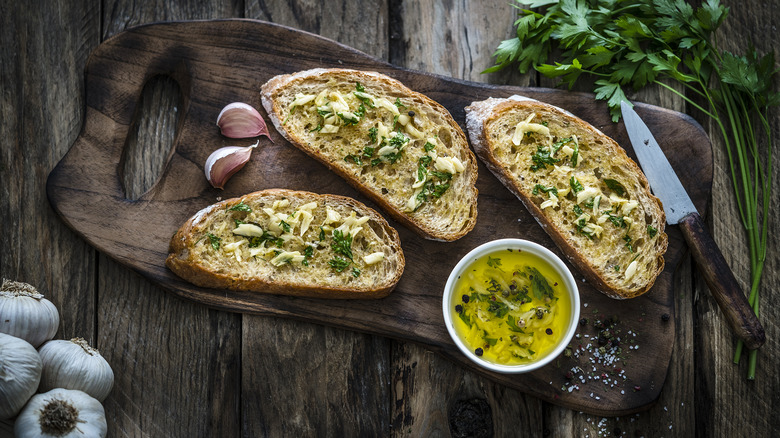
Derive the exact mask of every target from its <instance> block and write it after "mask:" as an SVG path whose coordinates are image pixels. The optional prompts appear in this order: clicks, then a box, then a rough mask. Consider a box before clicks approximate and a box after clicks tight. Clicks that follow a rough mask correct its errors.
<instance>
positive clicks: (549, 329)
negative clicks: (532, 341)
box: [544, 328, 552, 335]
mask: <svg viewBox="0 0 780 438" xmlns="http://www.w3.org/2000/svg"><path fill="white" fill-rule="evenodd" d="M544 332H545V333H547V334H548V335H551V334H552V329H551V328H548V329H547V330H545V331H544Z"/></svg>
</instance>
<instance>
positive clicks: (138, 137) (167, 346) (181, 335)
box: [96, 1, 241, 437]
mask: <svg viewBox="0 0 780 438" xmlns="http://www.w3.org/2000/svg"><path fill="white" fill-rule="evenodd" d="M103 12H104V16H103V31H104V38H106V37H110V36H111V35H113V34H115V33H118V32H120V31H122V30H124V29H125V28H126V27H128V26H133V25H136V24H140V23H145V22H151V21H157V20H175V19H198V18H206V17H220V16H223V17H224V16H235V15H236V14H239V13H240V12H241V9H240V6H239V5H236V4H234V3H232V2H200V1H198V2H186V3H181V4H171V3H168V2H135V1H116V2H108V3H106V5H105V8H104V9H103ZM138 98H139V102H138V106H137V110H136V113H135V114H134V116H133V126H132V127H131V130H130V135H128V141H127V145H126V148H125V151H124V154H123V156H122V158H121V160H120V161H121V166H119V167H117V173H118V174H119V175H121V176H122V178H121V179H120V180H119V181H118V183H119V187H120V188H121V193H122V197H123V198H127V199H129V200H134V199H138V198H140V197H142V195H143V193H145V192H146V191H148V190H149V189H150V188H151V187H153V185H154V183H155V182H156V181H157V179H158V178H159V176H160V175H161V173H162V170H163V168H164V165H165V163H166V162H167V159H168V157H169V155H170V151H171V147H172V144H173V139H174V137H175V135H176V132H177V129H179V128H180V127H181V126H180V125H178V122H179V121H180V118H179V116H178V115H179V114H180V111H181V109H182V104H183V102H182V93H181V90H180V88H179V86H178V84H176V83H175V82H173V81H172V80H170V79H169V78H165V77H157V78H153V79H152V80H150V81H149V82H148V83H147V84H146V86H145V87H144V88H143V90H141V92H140V93H139V96H138ZM97 274H98V279H99V284H98V302H99V306H98V314H97V318H96V321H97V330H98V337H99V339H100V340H101V341H103V342H105V344H107V345H112V346H114V347H113V348H110V349H108V350H104V351H103V354H104V355H105V356H106V357H107V358H108V360H109V362H110V363H112V365H113V366H114V369H115V370H116V371H118V372H115V374H116V375H117V380H116V384H115V387H114V390H113V392H112V395H111V396H110V397H109V398H108V399H107V400H106V402H105V406H106V416H107V419H108V422H109V430H110V431H111V433H112V435H115V436H139V435H157V434H159V435H164V436H170V437H174V436H180V437H190V436H208V435H219V436H238V435H239V434H240V423H241V422H240V415H241V413H240V408H239V407H240V394H241V378H240V376H241V366H240V362H241V316H240V315H236V314H233V313H229V312H224V311H215V310H209V309H207V308H204V307H202V306H197V305H195V304H193V303H191V302H185V301H182V300H180V299H177V298H176V297H174V296H171V295H170V294H166V293H164V292H163V291H162V290H161V289H160V288H159V286H156V285H154V284H152V283H150V282H149V281H147V280H146V279H144V278H142V277H139V276H138V275H137V274H135V273H133V272H131V271H130V270H128V269H127V268H126V267H124V266H122V265H120V264H118V263H116V262H115V261H114V260H111V259H110V258H108V257H106V256H105V255H104V254H100V256H99V258H98V270H97ZM120 370H121V371H120ZM150 407H153V408H152V409H150ZM155 431H156V432H155Z"/></svg>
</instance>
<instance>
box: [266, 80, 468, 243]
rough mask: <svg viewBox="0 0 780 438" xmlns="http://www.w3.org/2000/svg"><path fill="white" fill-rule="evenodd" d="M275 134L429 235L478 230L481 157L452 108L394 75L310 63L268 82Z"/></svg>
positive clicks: (446, 238)
mask: <svg viewBox="0 0 780 438" xmlns="http://www.w3.org/2000/svg"><path fill="white" fill-rule="evenodd" d="M262 103H263V107H264V108H265V109H266V111H267V113H268V116H269V118H270V119H271V121H272V122H273V124H274V126H275V127H276V130H277V131H278V132H279V133H280V134H282V135H283V136H284V137H285V138H286V139H287V140H288V141H289V142H291V143H292V144H293V145H295V146H296V147H298V148H299V149H301V150H302V151H304V152H306V153H307V154H309V155H310V156H312V157H314V158H315V159H317V160H319V161H320V162H322V163H323V164H325V165H326V166H327V167H328V168H330V169H331V170H332V171H334V172H335V173H337V174H338V175H340V176H341V177H343V178H344V179H345V180H346V181H347V182H349V183H350V184H351V185H352V186H354V187H355V188H356V189H358V190H360V191H361V192H362V193H363V194H365V195H366V196H368V197H369V198H371V199H372V200H373V201H374V202H376V203H377V204H378V205H379V206H380V207H381V208H382V209H383V210H384V211H385V212H387V213H388V214H390V215H391V216H392V217H393V218H395V219H396V220H397V221H399V222H401V223H402V224H404V225H406V226H407V227H409V228H410V229H412V230H414V231H415V232H417V233H418V234H419V235H421V236H422V237H425V238H427V239H432V240H441V241H452V240H456V239H459V238H461V237H463V236H464V235H466V233H468V232H469V231H470V230H471V229H473V228H474V225H475V223H476V216H477V206H476V202H477V189H476V186H475V184H476V180H477V161H476V157H475V156H474V154H473V153H472V152H471V150H470V149H469V146H468V142H467V140H466V136H465V134H464V133H463V131H462V130H461V129H460V127H459V126H458V124H457V123H456V122H455V121H454V120H453V119H452V116H451V115H450V114H449V112H448V111H447V110H446V109H445V108H444V107H443V106H441V105H439V104H438V103H436V102H434V101H433V100H431V99H429V98H428V97H426V96H424V95H422V94H420V93H417V92H414V91H412V90H410V89H408V88H407V87H405V86H404V85H403V84H402V83H400V82H399V81H397V80H395V79H393V78H390V77H388V76H385V75H382V74H379V73H375V72H366V71H357V70H347V69H313V70H307V71H302V72H298V73H294V74H290V75H281V76H276V77H274V78H272V79H271V80H269V81H268V82H267V83H266V84H264V85H263V86H262Z"/></svg>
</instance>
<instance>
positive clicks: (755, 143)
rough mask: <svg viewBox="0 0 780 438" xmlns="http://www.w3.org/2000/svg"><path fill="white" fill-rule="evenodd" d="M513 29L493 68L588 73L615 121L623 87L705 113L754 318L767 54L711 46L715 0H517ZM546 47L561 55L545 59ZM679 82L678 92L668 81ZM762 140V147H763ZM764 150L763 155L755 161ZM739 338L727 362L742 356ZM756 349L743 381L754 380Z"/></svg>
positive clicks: (765, 168) (765, 201)
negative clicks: (732, 209)
mask: <svg viewBox="0 0 780 438" xmlns="http://www.w3.org/2000/svg"><path fill="white" fill-rule="evenodd" d="M516 2H517V3H518V4H519V5H523V4H524V5H527V6H528V7H529V8H536V9H538V10H539V11H532V10H530V9H525V8H524V7H522V6H519V5H515V7H516V8H517V9H518V10H519V11H520V12H519V18H518V19H517V21H515V26H516V27H517V35H516V36H515V37H514V38H511V39H508V40H505V41H502V42H501V44H499V46H498V49H497V50H496V52H495V53H494V57H495V60H496V65H494V66H493V67H490V68H488V69H487V70H485V73H490V72H494V71H498V70H501V69H502V68H504V67H506V66H508V65H511V64H516V65H517V68H518V70H519V71H520V72H521V73H526V72H528V71H529V69H530V68H532V67H533V68H534V69H536V70H537V71H539V72H540V73H542V74H544V75H545V76H548V77H554V78H558V79H559V80H560V82H561V83H562V84H568V86H569V88H571V87H572V85H574V83H575V82H576V81H577V80H578V79H579V78H580V76H582V75H583V74H585V75H587V76H590V77H592V78H594V79H595V82H594V84H595V89H594V92H595V94H596V99H599V100H606V101H607V104H608V106H609V109H610V113H611V115H612V120H613V121H618V120H619V118H620V102H621V101H622V100H627V99H626V96H625V93H624V89H626V88H631V89H633V90H639V89H641V88H643V87H644V86H646V85H649V84H655V85H657V86H661V87H664V88H666V89H668V90H669V91H671V92H673V93H675V94H677V95H678V96H680V97H681V98H682V99H684V100H685V101H686V102H687V103H688V104H689V105H691V106H692V107H693V108H696V109H697V110H699V111H701V112H702V113H703V114H705V115H706V116H708V117H710V118H711V119H712V120H713V121H714V122H715V124H716V125H717V127H718V130H719V132H720V133H721V135H722V137H723V140H724V143H725V146H726V153H727V155H728V158H729V165H730V168H731V177H732V183H733V189H734V193H735V195H736V198H737V205H738V208H739V213H740V219H741V221H742V224H743V226H744V228H745V231H746V234H747V239H748V248H749V251H750V262H751V265H750V266H751V289H750V295H749V298H748V301H749V302H750V304H751V306H752V307H753V310H754V311H755V312H756V314H757V315H758V288H759V285H760V282H761V272H762V270H763V267H764V262H765V260H766V252H767V230H768V219H769V214H768V212H769V201H770V188H771V185H772V180H771V178H772V150H771V149H772V133H771V129H770V126H769V122H768V109H769V107H771V106H774V105H777V104H778V103H780V94H778V93H777V92H775V91H773V90H772V79H773V76H774V75H775V73H776V70H774V65H775V61H774V55H773V54H772V53H769V54H767V55H765V56H763V57H760V56H759V55H758V53H757V52H756V50H755V49H754V48H752V47H751V48H750V49H749V50H748V53H747V55H744V56H739V55H735V54H733V53H729V52H727V51H723V50H721V49H720V48H719V47H718V44H717V41H716V39H715V37H714V32H715V31H716V30H717V28H718V27H719V26H720V25H721V24H722V23H723V21H724V20H725V19H726V16H727V15H728V8H726V7H724V6H722V5H721V4H720V1H719V0H705V1H704V2H702V5H701V6H700V7H698V8H694V7H692V6H691V5H690V4H688V3H687V2H685V1H684V0H652V1H647V0H560V1H558V0H516ZM553 49H558V50H559V51H560V52H561V53H562V55H561V59H560V60H559V61H558V62H554V63H552V64H550V63H548V58H549V57H550V54H551V53H553ZM668 82H678V83H680V84H682V85H683V86H684V90H683V91H678V90H676V89H675V88H673V87H671V86H670V85H668ZM760 146H765V147H766V150H765V151H762V149H761V148H760ZM762 154H763V155H764V156H763V157H762ZM741 353H742V343H741V342H739V343H738V344H737V350H736V353H735V355H734V362H735V363H737V362H739V360H740V357H741ZM755 368H756V351H751V352H750V358H749V366H748V378H749V379H753V378H755Z"/></svg>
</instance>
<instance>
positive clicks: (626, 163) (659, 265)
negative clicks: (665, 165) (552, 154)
mask: <svg viewBox="0 0 780 438" xmlns="http://www.w3.org/2000/svg"><path fill="white" fill-rule="evenodd" d="M518 108H524V109H526V110H527V111H533V112H536V113H538V114H544V115H545V117H546V118H560V119H564V120H566V121H568V122H570V123H575V124H577V125H578V126H579V127H580V128H581V129H584V130H586V131H588V132H590V133H591V135H593V137H594V138H598V139H599V142H600V144H601V146H600V147H603V148H604V150H603V151H602V153H605V154H609V155H608V156H610V157H611V158H610V161H611V162H612V163H614V164H615V165H616V166H619V167H620V168H621V169H623V170H624V171H625V172H628V173H630V174H631V175H633V178H636V180H637V181H638V182H639V184H638V185H639V187H640V192H642V193H638V194H635V196H637V197H639V198H641V199H642V200H644V201H645V202H644V203H643V205H642V207H643V208H644V210H645V212H646V213H647V214H649V215H650V216H651V217H652V224H655V225H656V226H657V229H658V234H657V235H656V236H655V239H656V240H655V241H654V245H653V248H654V252H655V254H654V255H653V258H654V262H651V263H649V265H651V266H652V270H651V271H650V272H648V273H647V275H646V277H647V281H645V282H644V283H643V284H641V285H637V286H636V287H633V288H626V287H620V286H617V285H616V284H615V282H614V281H610V280H609V279H608V278H606V276H605V275H604V274H605V270H604V266H596V265H595V264H594V262H593V260H591V259H589V258H588V257H587V255H586V254H585V253H584V252H583V251H582V250H581V247H580V245H579V244H578V242H577V240H576V239H574V238H573V237H572V233H571V232H568V230H566V229H564V228H563V226H562V225H563V224H561V223H558V222H556V221H554V220H553V219H552V218H551V217H550V215H548V214H546V213H545V211H544V210H543V209H542V208H540V205H539V204H538V203H537V202H534V196H533V195H532V193H530V190H529V188H528V187H524V186H523V184H522V182H521V181H523V180H524V177H523V176H522V175H520V176H519V175H518V173H519V172H520V170H518V171H517V172H514V173H513V172H512V171H510V169H509V168H508V167H507V166H506V163H502V162H501V161H500V160H499V159H498V157H497V153H496V148H497V147H498V145H497V144H496V142H494V141H492V139H491V137H490V133H489V132H488V130H489V127H490V126H491V124H492V123H494V122H496V121H498V120H499V119H500V118H501V117H505V116H506V114H507V113H508V111H512V110H516V109H518ZM466 124H467V130H468V132H469V137H470V140H471V143H472V146H473V147H474V150H475V151H476V153H477V156H478V157H479V158H480V159H481V160H482V161H483V163H484V164H485V165H486V167H487V168H488V169H489V170H490V171H491V172H492V173H493V175H495V177H496V178H497V179H498V180H499V181H500V182H501V183H502V184H504V186H506V187H507V188H508V189H509V190H510V191H511V192H512V193H513V194H514V195H515V196H517V198H518V199H520V201H522V203H523V205H524V206H525V207H526V209H528V211H529V212H530V213H531V215H532V216H533V217H534V218H535V219H536V221H537V222H538V223H539V225H540V226H541V227H542V229H544V231H545V232H546V233H547V234H548V235H549V236H550V238H552V240H553V242H555V244H556V245H557V246H558V247H559V248H560V249H561V250H562V251H563V253H564V255H565V256H566V258H567V259H568V260H569V261H570V262H572V264H574V265H575V266H576V267H577V269H578V270H579V271H580V273H581V274H582V275H583V276H584V277H585V278H586V279H587V281H588V282H589V283H590V284H591V285H593V286H594V287H595V288H596V289H597V290H599V291H601V292H602V293H604V294H605V295H607V296H609V297H611V298H615V299H627V298H634V297H637V296H640V295H642V294H644V293H646V292H647V291H648V290H650V288H651V287H652V285H653V283H654V282H655V279H656V278H657V277H658V275H659V274H660V273H661V272H662V271H663V268H664V258H663V255H664V253H665V252H666V248H667V245H668V237H667V235H666V233H664V226H665V223H666V219H665V214H664V212H663V208H662V204H661V201H660V200H659V199H658V198H656V197H655V196H653V195H652V194H651V193H650V187H649V184H648V182H647V179H646V177H645V176H644V174H643V173H642V171H641V169H640V168H639V166H638V165H637V164H636V163H635V162H634V161H633V160H631V158H630V157H628V155H627V154H626V153H625V150H623V148H621V147H620V146H619V145H618V144H617V143H616V142H615V141H614V140H612V139H611V138H609V137H608V136H606V135H605V134H603V133H602V132H601V131H599V130H598V129H596V128H594V127H593V126H591V125H590V124H588V123H587V122H585V121H583V120H582V119H579V118H578V117H576V116H574V115H572V114H571V113H568V112H566V111H564V110H562V109H560V108H557V107H555V106H552V105H548V104H545V103H542V102H538V101H535V100H533V99H528V98H525V97H522V96H513V97H511V98H508V99H495V98H490V99H487V100H485V101H481V102H473V103H472V104H471V105H470V106H469V107H467V108H466ZM528 172H530V170H529V171H528ZM536 198H537V199H538V197H536ZM648 246H649V245H648ZM613 250H615V249H613Z"/></svg>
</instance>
